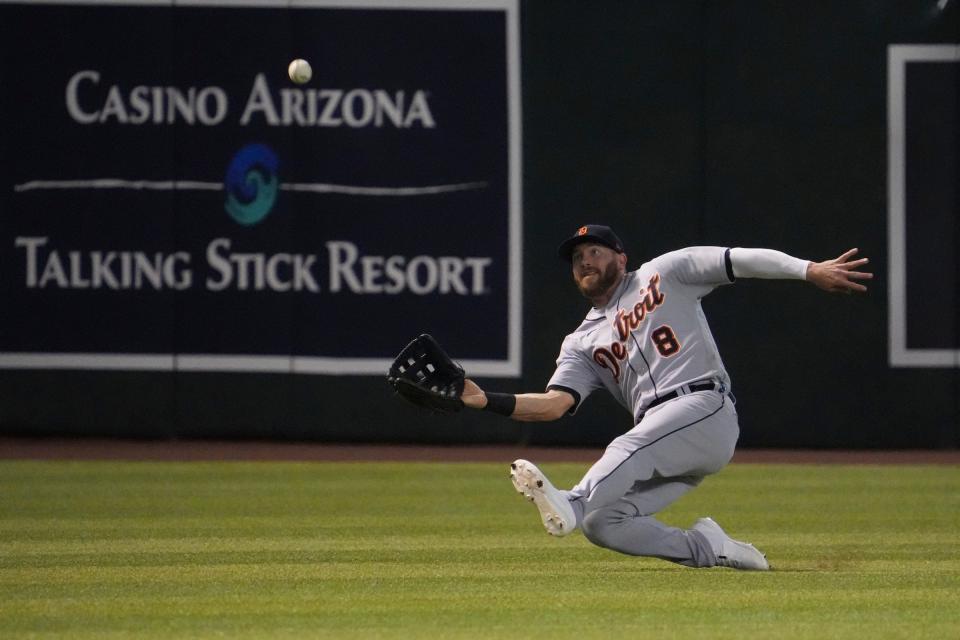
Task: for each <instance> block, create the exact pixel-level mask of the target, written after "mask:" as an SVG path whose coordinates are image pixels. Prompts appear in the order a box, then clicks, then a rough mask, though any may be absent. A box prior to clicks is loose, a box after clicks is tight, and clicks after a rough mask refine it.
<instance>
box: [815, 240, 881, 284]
mask: <svg viewBox="0 0 960 640" xmlns="http://www.w3.org/2000/svg"><path fill="white" fill-rule="evenodd" d="M857 251H858V249H850V250H849V251H847V252H846V253H844V254H843V255H842V256H840V257H839V258H834V259H833V260H825V261H823V262H811V263H810V265H809V266H808V267H807V280H809V281H810V282H812V283H813V284H815V285H817V286H818V287H820V288H821V289H823V290H824V291H830V292H831V293H853V292H855V291H856V292H861V293H862V292H864V291H866V290H867V287H866V286H864V285H863V284H861V283H860V282H859V281H860V280H870V279H871V278H873V274H872V273H870V272H869V271H860V270H859V269H860V268H861V267H863V266H865V265H866V264H867V263H868V262H870V261H869V260H868V259H867V258H857V259H856V260H852V259H851V258H853V257H854V256H855V255H857Z"/></svg>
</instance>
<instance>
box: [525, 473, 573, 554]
mask: <svg viewBox="0 0 960 640" xmlns="http://www.w3.org/2000/svg"><path fill="white" fill-rule="evenodd" d="M510 480H512V481H513V486H514V487H516V489H517V491H519V492H520V493H521V494H523V497H524V498H526V499H527V500H529V501H530V502H532V503H533V504H535V505H536V507H537V509H538V510H539V511H540V519H541V520H542V521H543V526H544V528H545V529H546V530H547V533H549V534H550V535H554V536H565V535H569V534H571V533H573V530H574V528H575V527H576V524H577V517H576V515H575V514H574V513H573V507H571V506H570V501H569V500H567V498H566V497H565V496H564V495H563V494H562V493H560V492H559V491H557V488H556V487H554V486H553V485H552V484H551V483H550V481H549V480H547V476H545V475H543V472H542V471H540V469H537V466H536V465H535V464H533V463H532V462H529V461H527V460H514V461H513V464H511V465H510Z"/></svg>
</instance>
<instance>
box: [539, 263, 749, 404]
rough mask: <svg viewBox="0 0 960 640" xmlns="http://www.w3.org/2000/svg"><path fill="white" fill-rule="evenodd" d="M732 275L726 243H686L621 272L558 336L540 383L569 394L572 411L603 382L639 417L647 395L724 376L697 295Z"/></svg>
mask: <svg viewBox="0 0 960 640" xmlns="http://www.w3.org/2000/svg"><path fill="white" fill-rule="evenodd" d="M733 281H734V274H733V267H732V264H731V262H730V249H726V248H723V247H691V248H687V249H681V250H679V251H673V252H671V253H667V254H664V255H662V256H660V257H658V258H655V259H653V260H651V261H649V262H647V263H645V264H643V265H642V266H641V267H640V268H639V269H637V270H635V271H632V272H629V273H627V274H626V275H625V276H624V278H623V282H621V284H620V286H619V287H618V288H617V291H616V292H615V293H614V295H613V296H612V297H611V298H610V302H609V303H608V304H607V306H606V307H604V308H602V309H597V308H594V309H591V310H590V312H589V313H587V316H586V317H585V318H584V320H583V323H582V324H581V325H580V326H579V327H578V328H577V329H576V331H574V332H573V333H571V334H570V335H568V336H567V337H566V338H565V339H564V341H563V346H562V347H561V349H560V356H559V358H558V359H557V369H556V371H555V372H554V374H553V376H552V377H551V378H550V382H549V383H548V384H547V388H548V389H562V390H564V391H567V392H569V393H571V394H572V395H573V396H574V400H575V402H574V405H573V407H572V408H571V410H570V413H574V412H575V411H576V409H577V407H579V405H580V403H581V402H582V401H583V400H584V399H586V397H587V396H589V395H590V393H592V392H593V391H594V390H596V389H600V388H603V387H606V388H607V390H609V391H610V393H611V394H612V395H613V397H614V398H616V399H617V401H618V402H620V404H622V405H623V406H624V407H626V408H627V409H628V410H629V411H630V412H631V413H632V414H633V417H634V421H635V422H639V421H640V419H641V418H642V417H643V414H644V412H645V411H646V409H647V407H648V406H649V405H650V403H651V402H654V401H655V400H656V399H658V398H660V397H662V396H663V395H665V394H668V393H670V392H671V391H673V390H675V389H677V388H679V387H681V386H683V385H685V384H691V383H695V382H698V381H704V380H716V381H719V382H722V383H723V384H724V385H725V386H726V388H727V389H729V388H730V379H729V376H728V375H727V372H726V369H724V367H723V362H722V361H721V359H720V354H719V352H718V351H717V346H716V343H715V342H714V339H713V335H712V334H711V333H710V327H709V326H708V325H707V319H706V317H705V316H704V314H703V310H702V308H701V306H700V300H701V298H703V297H704V296H705V295H707V294H708V293H710V292H711V291H713V289H715V288H716V287H717V286H719V285H723V284H730V283H732V282H733Z"/></svg>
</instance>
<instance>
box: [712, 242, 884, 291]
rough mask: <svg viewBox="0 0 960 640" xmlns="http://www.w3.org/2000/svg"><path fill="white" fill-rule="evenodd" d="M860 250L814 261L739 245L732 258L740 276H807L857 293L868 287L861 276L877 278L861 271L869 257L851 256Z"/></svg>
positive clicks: (828, 287) (820, 283)
mask: <svg viewBox="0 0 960 640" xmlns="http://www.w3.org/2000/svg"><path fill="white" fill-rule="evenodd" d="M857 251H858V250H857V249H850V250H849V251H847V252H846V253H844V254H843V255H841V256H840V257H838V258H834V259H833V260H825V261H823V262H810V261H807V260H801V259H799V258H794V257H793V256H788V255H787V254H785V253H781V252H780V251H774V250H772V249H743V248H740V247H736V248H734V249H731V250H730V261H731V263H732V265H733V273H734V275H735V276H736V277H738V278H775V279H796V280H807V281H809V282H811V283H813V284H815V285H816V286H818V287H820V288H821V289H823V290H824V291H830V292H834V293H853V292H854V291H857V292H863V291H866V290H867V288H866V287H865V286H864V285H862V284H860V283H859V282H858V281H859V280H870V279H871V278H873V274H872V273H870V272H868V271H858V269H859V268H860V267H863V266H864V265H866V264H867V263H868V262H869V260H868V259H867V258H859V259H857V260H851V258H852V257H853V256H855V255H856V254H857Z"/></svg>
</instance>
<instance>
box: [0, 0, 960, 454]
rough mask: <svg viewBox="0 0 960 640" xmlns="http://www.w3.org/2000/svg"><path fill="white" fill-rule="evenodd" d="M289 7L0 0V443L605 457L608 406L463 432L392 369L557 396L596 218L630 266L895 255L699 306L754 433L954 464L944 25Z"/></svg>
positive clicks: (612, 11)
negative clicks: (869, 278)
mask: <svg viewBox="0 0 960 640" xmlns="http://www.w3.org/2000/svg"><path fill="white" fill-rule="evenodd" d="M227 4H228V3H227ZM285 4H286V3H271V2H268V1H266V0H265V1H264V2H258V3H251V4H248V5H245V6H244V7H243V8H238V7H235V6H225V3H215V2H212V1H211V2H203V1H200V2H197V3H190V4H189V5H186V6H178V7H177V8H172V7H171V6H169V3H165V2H140V3H131V4H120V5H116V4H113V5H104V4H99V5H98V4H89V3H82V4H70V5H57V4H49V3H30V4H16V3H6V2H0V47H2V49H3V56H2V58H0V65H2V67H0V79H2V84H0V87H2V88H0V116H2V117H0V176H2V178H0V432H2V433H6V434H32V435H45V434H47V435H53V434H58V435H64V434H83V435H95V436H134V437H164V438H166V437H176V438H191V437H207V438H230V437H242V438H267V439H309V440H323V441H339V442H412V443H522V444H529V445H547V444H564V445H596V444H602V443H604V442H606V441H607V440H609V438H610V437H612V436H613V435H616V434H617V433H620V432H622V431H623V430H625V429H626V428H629V426H630V418H629V416H628V415H627V413H626V412H624V411H623V410H622V409H620V408H619V407H617V406H616V405H615V404H614V403H613V402H612V400H610V399H609V398H606V397H600V395H599V394H598V396H597V397H592V398H591V399H590V400H589V401H588V402H587V403H586V404H585V405H584V407H583V408H582V409H581V410H580V412H579V413H578V414H577V416H576V417H574V418H566V419H564V420H562V421H560V422H558V423H555V424H550V425H520V424H516V423H512V422H510V421H506V420H502V419H499V418H497V417H494V416H488V415H485V414H475V413H469V414H467V413H465V414H462V415H458V416H456V417H452V418H440V417H437V416H431V415H424V414H422V413H420V412H418V411H416V410H414V409H412V408H408V407H407V406H405V405H402V404H400V402H399V401H398V400H396V399H395V398H393V397H391V394H390V392H389V389H388V388H387V386H386V384H385V382H384V379H383V375H382V373H381V372H384V371H385V369H386V363H387V362H389V360H390V358H391V357H392V355H393V354H394V353H395V352H396V351H398V350H399V349H400V348H401V347H402V346H403V344H404V343H405V342H406V341H407V340H408V339H410V338H412V337H413V336H414V335H416V334H417V333H419V332H430V333H432V334H433V335H435V336H436V337H437V338H438V339H440V341H441V342H442V343H443V344H444V345H445V346H446V347H448V349H449V350H450V351H451V352H452V353H453V355H454V356H456V357H457V358H458V359H460V360H461V361H463V363H464V364H465V366H466V368H467V370H468V372H471V373H472V374H473V375H474V376H476V377H477V378H478V380H480V381H481V383H482V384H483V385H484V386H486V387H488V388H491V389H498V390H503V391H518V392H519V391H528V390H540V389H542V388H543V385H544V384H545V382H546V380H547V379H548V378H549V376H550V373H551V372H552V366H553V361H554V359H555V357H556V354H557V351H558V349H559V345H560V342H561V340H562V338H563V336H564V335H565V334H566V333H567V332H568V331H570V330H571V329H572V328H574V327H575V326H576V325H577V324H578V322H579V320H580V318H582V316H583V313H584V312H585V311H586V306H587V305H586V303H585V301H583V299H581V298H579V296H578V295H577V293H576V292H575V290H574V288H573V285H572V282H571V281H570V277H569V273H568V270H567V266H566V265H565V264H564V263H561V262H559V261H558V260H556V258H555V247H556V245H557V244H558V242H559V241H560V240H561V239H562V238H564V237H565V236H567V235H569V234H570V233H571V232H572V231H573V230H575V229H576V228H577V227H578V226H580V225H581V224H583V223H586V222H605V223H608V224H611V225H612V226H614V228H616V229H617V231H618V232H619V234H620V235H621V237H622V238H623V240H624V241H625V243H626V245H627V249H628V250H627V253H628V255H629V257H630V264H631V265H633V266H637V265H639V263H640V262H641V261H642V260H643V259H646V258H649V257H652V256H654V255H657V254H659V253H661V252H664V251H668V250H671V249H675V248H679V247H683V246H689V245H700V244H716V245H723V246H747V247H750V246H758V247H770V248H776V249H780V250H783V251H787V252H789V253H791V254H794V255H797V256H801V257H805V258H816V259H823V258H828V257H834V256H836V255H839V254H840V253H841V252H843V251H844V250H846V249H847V248H850V247H852V246H856V247H859V248H860V250H861V253H862V254H863V255H866V256H868V257H870V259H871V263H872V268H873V271H874V272H875V274H876V276H877V278H876V280H875V281H874V282H873V284H872V285H871V289H870V292H869V293H868V294H867V295H865V296H853V297H846V296H828V295H827V294H824V293H822V292H820V291H817V290H815V289H813V288H812V287H809V286H805V285H803V284H800V283H795V282H785V283H784V282H761V281H748V282H740V283H738V284H737V285H735V286H732V287H726V288H723V289H722V290H719V291H717V292H715V293H713V294H712V295H710V296H709V297H708V298H706V299H705V301H704V308H705V310H706V313H707V316H708V318H709V319H710V322H711V326H712V328H713V331H714V335H715V337H716V339H717V342H718V344H719V347H720V350H721V354H722V355H723V357H724V360H725V363H726V366H727V368H728V370H729V372H730V374H731V376H732V378H733V380H734V392H735V393H736V395H737V397H738V400H739V403H738V411H739V413H740V416H741V427H742V437H741V444H742V445H743V446H754V447H805V448H809V447H814V448H818V447H826V448H830V447H833V448H840V447H842V448H910V447H923V448H957V447H958V446H960V312H958V308H960V302H958V294H960V253H958V247H960V222H958V221H960V209H958V203H957V194H956V186H955V185H956V176H957V174H958V171H957V164H958V163H957V155H958V151H957V150H958V140H960V137H958V131H960V128H958V123H957V113H958V102H957V88H958V87H960V81H958V79H960V75H958V69H960V10H958V7H957V6H955V5H954V3H946V5H943V3H937V2H933V1H929V2H920V3H914V4H915V5H916V6H913V7H911V8H906V7H903V6H900V5H902V4H903V3H895V2H892V1H890V2H879V1H878V2H867V1H865V2H856V3H846V4H844V5H843V6H839V5H836V6H830V7H826V6H824V7H821V8H811V7H808V6H793V5H782V4H780V3H755V2H749V3H748V2H735V3H726V4H724V5H723V6H720V5H718V4H716V3H693V2H689V3H682V2H681V3H677V2H643V3H619V2H618V3H614V2H605V3H589V4H588V3H575V2H549V3H548V2H520V3H519V4H516V3H514V2H512V1H511V0H485V1H483V2H458V1H456V0H450V1H443V0H423V1H421V2H411V3H410V4H409V5H407V6H406V7H405V8H402V9H397V8H395V6H394V4H395V3H378V2H375V1H373V0H371V1H370V2H365V1H362V0H357V1H356V2H355V3H353V6H352V7H349V8H343V7H342V5H344V4H350V3H343V2H339V3H325V2H320V1H318V2H302V3H296V2H295V3H293V4H294V6H295V8H293V9H288V8H284V6H285ZM332 4H336V5H337V6H338V7H339V8H331V7H330V6H328V5H332ZM293 57H304V58H307V59H308V60H311V62H312V63H313V65H314V79H313V81H311V83H308V84H306V85H303V86H302V87H300V86H296V85H293V84H292V83H291V82H290V81H289V80H287V79H286V78H285V75H284V74H285V67H286V63H287V62H288V61H289V60H290V59H292V58H293Z"/></svg>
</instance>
